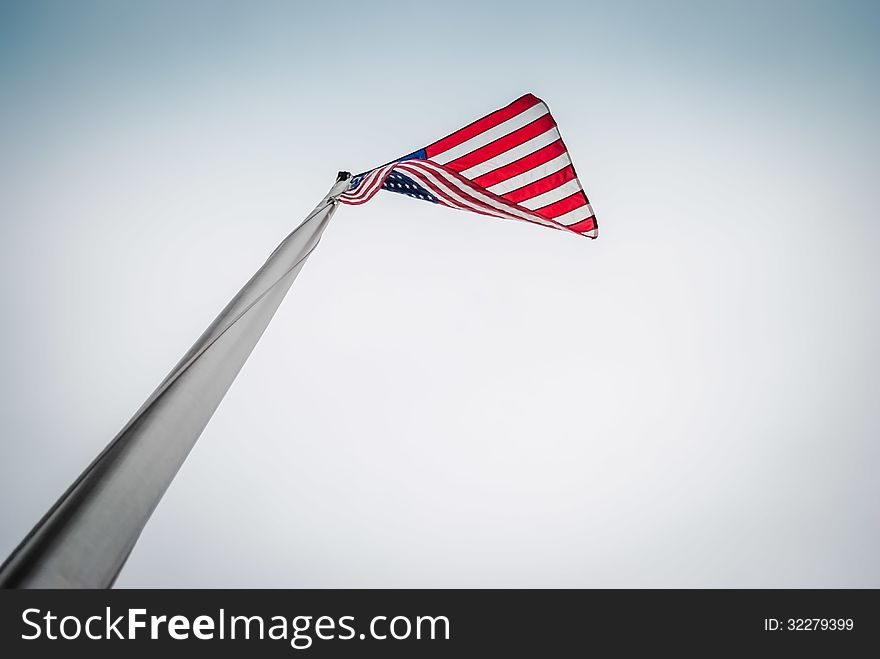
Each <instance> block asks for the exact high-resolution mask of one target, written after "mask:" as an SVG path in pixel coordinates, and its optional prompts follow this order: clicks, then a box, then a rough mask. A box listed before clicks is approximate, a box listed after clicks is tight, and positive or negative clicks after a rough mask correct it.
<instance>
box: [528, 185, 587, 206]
mask: <svg viewBox="0 0 880 659" xmlns="http://www.w3.org/2000/svg"><path fill="white" fill-rule="evenodd" d="M580 189H581V184H580V183H578V180H577V179H572V180H571V181H566V182H565V183H563V184H562V185H560V186H559V187H558V188H553V189H552V190H547V192H544V193H542V194H539V195H538V196H537V197H532V198H531V199H525V200H523V201H520V202H519V205H520V206H525V207H526V208H529V209H531V210H536V209H538V208H543V207H544V206H546V205H547V204H552V203H553V202H554V201H559V200H560V199H565V198H566V197H567V196H569V195H573V194H574V193H575V192H578V191H580Z"/></svg>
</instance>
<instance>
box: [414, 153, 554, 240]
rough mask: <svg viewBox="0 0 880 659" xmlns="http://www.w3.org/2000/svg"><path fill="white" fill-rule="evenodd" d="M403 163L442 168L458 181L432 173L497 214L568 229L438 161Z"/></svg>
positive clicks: (422, 167) (417, 166) (428, 169)
mask: <svg viewBox="0 0 880 659" xmlns="http://www.w3.org/2000/svg"><path fill="white" fill-rule="evenodd" d="M403 165H404V167H414V168H417V169H424V170H426V171H432V170H434V169H437V170H441V171H442V172H443V173H445V174H448V175H449V176H451V177H452V178H453V179H455V181H456V183H454V184H453V183H452V182H450V181H447V180H445V179H444V177H443V176H442V175H440V174H439V173H438V172H432V173H433V174H434V175H435V176H437V178H438V179H440V180H441V181H443V183H444V184H445V185H448V186H449V187H451V188H453V189H455V190H457V191H458V193H459V194H461V195H463V196H465V197H466V198H467V199H469V200H471V201H473V202H474V203H475V204H478V205H480V206H482V207H484V208H487V209H490V210H491V211H492V213H495V214H497V213H503V214H504V215H505V217H510V218H511V219H515V220H521V221H523V222H532V223H533V224H538V225H540V226H551V227H552V228H555V229H564V230H568V229H567V227H566V226H564V225H562V224H559V223H558V222H556V221H555V220H553V219H550V218H546V217H543V216H541V215H538V214H537V213H536V212H535V211H533V210H529V209H528V208H524V207H522V206H517V205H516V204H513V203H511V202H509V201H507V200H506V199H505V198H504V197H499V196H498V195H496V194H494V193H492V192H489V191H488V190H485V189H483V188H479V187H478V186H476V185H474V183H473V182H471V181H469V180H468V179H466V178H465V177H463V176H462V175H461V174H459V173H457V172H452V171H449V170H447V169H446V168H445V167H444V166H443V165H438V164H437V163H435V162H432V161H430V160H410V161H407V162H405V163H403ZM459 186H463V187H464V188H466V189H465V190H462V189H459ZM475 192H476V193H479V194H481V195H486V196H488V197H490V198H492V199H493V200H494V201H497V202H498V203H499V204H500V205H501V206H502V207H507V206H509V207H511V208H514V209H516V210H517V211H519V212H520V213H523V214H524V215H525V216H526V217H520V216H518V215H515V214H513V213H511V212H510V211H505V210H499V209H497V208H495V207H494V206H492V205H491V204H487V203H485V202H483V201H481V200H480V199H478V198H477V197H476V196H475V195H474V193H475ZM529 216H533V217H534V218H535V219H531V218H530V217H529ZM538 218H540V220H543V221H539V219H538ZM547 222H550V223H551V224H549V225H548V224H547Z"/></svg>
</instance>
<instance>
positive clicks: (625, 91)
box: [0, 0, 880, 588]
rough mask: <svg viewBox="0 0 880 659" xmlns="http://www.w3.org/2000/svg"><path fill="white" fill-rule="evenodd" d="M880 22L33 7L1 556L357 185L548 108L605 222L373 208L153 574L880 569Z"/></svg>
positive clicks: (19, 119)
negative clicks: (378, 170) (343, 191)
mask: <svg viewBox="0 0 880 659" xmlns="http://www.w3.org/2000/svg"><path fill="white" fill-rule="evenodd" d="M611 5H613V6H611ZM878 28H880V10H878V8H877V5H876V4H875V3H870V2H864V3H862V2H822V3H815V2H737V3H702V2H693V3H691V2H685V3H682V2H671V3H654V2H643V3H636V2H621V3H593V2H570V3H565V2H549V3H543V4H542V5H540V7H537V6H536V5H535V4H534V3H524V2H515V1H507V2H480V3H474V2H456V1H452V2H444V3H436V2H410V3H405V4H403V5H402V4H400V3H386V2H381V1H380V2H373V3H367V4H365V3H361V2H358V3H352V2H347V1H344V0H340V1H339V2H334V3H299V2H247V3H245V2H196V1H194V2H187V3H174V2H149V3H146V2H142V3H134V2H109V1H106V2H76V3H67V2H40V1H37V2H10V1H8V0H3V1H2V2H0V304H2V308H3V323H2V325H0V364H2V376H0V423H2V430H3V432H2V440H0V441H2V444H0V456H2V459H0V554H2V555H4V556H5V555H6V554H8V553H9V552H10V551H11V550H12V549H13V548H14V547H15V546H16V544H17V543H18V542H19V541H20V540H21V538H22V537H23V536H24V535H25V534H26V533H27V532H28V530H29V529H30V528H31V527H32V526H33V524H34V523H35V522H36V521H37V520H38V519H39V518H40V517H41V516H42V514H43V513H44V512H45V511H46V510H47V509H48V508H49V506H50V505H51V504H52V503H53V502H54V501H55V499H56V498H57V497H58V496H59V495H60V494H61V493H62V492H63V491H64V490H65V488H66V487H67V486H68V485H69V484H70V482H71V481H73V479H74V478H76V476H77V475H78V474H79V473H80V472H81V471H82V470H83V469H84V468H85V467H86V466H87V465H88V464H89V462H90V461H91V460H92V459H93V458H94V456H95V455H96V454H97V453H98V452H99V451H100V450H101V449H102V448H103V447H104V446H105V445H106V443H107V442H108V441H110V439H112V438H113V436H114V435H115V434H116V433H117V431H118V430H119V429H120V428H121V427H122V426H123V425H124V424H125V422H126V421H127V420H128V419H129V418H130V416H131V415H132V414H133V413H134V412H135V410H136V409H137V408H138V407H139V406H140V404H141V403H142V402H143V401H144V400H145V399H146V398H147V396H148V395H149V394H150V393H151V392H152V390H153V389H154V388H155V387H156V385H158V383H159V382H160V381H161V380H162V378H163V377H164V376H165V375H166V373H167V372H168V371H169V370H170V369H171V367H172V366H173V365H174V364H175V363H176V362H177V360H178V359H179V358H180V356H181V355H182V354H183V353H184V352H185V351H186V350H187V349H188V348H189V346H190V345H191V344H192V343H193V342H194V341H195V339H196V338H197V337H198V336H199V334H200V333H201V331H202V330H203V329H204V328H205V327H206V326H207V325H208V324H209V323H210V322H211V320H212V319H213V318H214V316H215V315H216V314H217V312H218V311H219V310H220V309H221V308H222V307H223V306H224V305H225V303H226V302H227V301H228V299H229V298H230V297H231V296H232V295H233V294H234V293H235V292H236V291H237V290H238V289H239V287H240V286H241V285H242V284H243V283H244V282H245V281H246V280H247V279H248V278H249V277H250V275H251V274H252V273H253V271H254V270H255V269H256V268H257V267H259V266H260V265H261V264H262V262H263V260H264V259H265V257H266V256H267V255H268V254H269V253H270V252H271V251H272V249H273V248H274V247H275V245H276V244H277V243H278V241H279V240H281V238H283V237H284V236H285V235H286V234H287V233H288V232H289V231H290V230H291V229H292V228H293V227H294V226H296V225H297V224H298V223H299V222H300V220H301V219H302V218H303V217H304V216H305V215H306V214H307V213H308V212H309V211H310V210H311V209H312V208H313V207H314V205H315V204H316V203H317V202H318V201H319V200H320V199H321V198H322V196H323V195H324V194H325V193H326V191H327V190H328V189H329V188H330V186H331V184H332V183H333V181H334V179H335V175H336V172H337V171H338V170H349V171H354V172H359V171H364V170H366V169H369V168H371V167H373V166H375V165H378V164H382V163H384V162H387V161H388V160H391V159H393V158H396V157H399V156H401V155H404V154H406V153H410V152H411V151H413V150H414V149H417V148H420V147H422V146H425V145H426V144H429V143H431V142H433V141H434V140H436V139H438V138H439V137H442V136H443V135H445V134H447V133H449V132H451V131H453V130H455V129H457V128H459V127H461V126H463V125H464V124H466V123H469V122H470V121H472V120H473V119H475V118H478V117H479V116H482V115H483V114H485V113H487V112H489V111H491V110H494V109H496V108H498V107H501V106H503V105H505V104H507V103H508V102H510V101H511V100H513V99H515V98H517V97H519V96H520V95H522V94H524V93H526V92H532V93H534V94H536V95H537V96H539V97H540V98H542V99H543V100H545V101H546V102H547V103H548V105H549V106H550V108H551V111H552V112H553V115H554V116H555V118H556V120H557V122H558V124H559V126H560V130H561V132H562V135H563V138H564V139H565V141H566V144H567V146H568V148H569V151H570V153H571V156H572V159H573V161H574V163H575V166H576V167H577V171H578V173H579V175H580V179H581V181H582V183H583V185H584V187H585V189H586V191H587V194H588V195H589V197H590V200H591V202H592V205H593V208H594V209H595V211H596V214H597V217H598V221H599V226H600V237H599V239H598V240H596V241H589V240H586V239H581V238H578V237H576V236H571V235H565V234H563V233H561V232H556V231H551V230H546V229H543V228H540V227H536V226H533V225H529V224H525V223H514V222H505V221H502V220H495V219H491V218H486V217H482V216H479V215H475V214H467V213H463V212H460V211H454V210H451V209H446V208H442V207H439V206H435V205H432V204H428V203H423V202H418V201H416V200H413V199H410V198H407V197H404V196H400V195H391V194H387V193H380V194H379V195H378V196H377V197H376V198H375V199H374V200H373V201H371V202H370V203H369V204H367V205H365V206H359V207H344V208H341V209H340V210H339V212H337V213H336V215H335V217H334V218H333V220H332V222H331V224H330V226H329V228H328V229H327V231H326V232H325V234H324V238H323V240H322V242H321V245H320V246H319V248H318V249H317V250H316V251H315V253H314V254H313V255H312V257H311V258H310V260H309V262H308V263H307V264H306V267H305V268H304V270H303V271H302V273H301V274H300V276H299V278H298V279H297V280H296V282H295V283H294V285H293V287H292V289H291V292H290V293H289V294H288V296H287V299H286V300H285V301H284V303H283V305H282V307H281V309H280V310H279V312H278V314H277V315H276V316H275V318H274V320H273V321H272V324H271V325H270V327H269V329H268V331H267V332H266V334H265V335H264V336H263V338H262V340H261V341H260V343H259V344H258V345H257V347H256V349H255V351H254V353H253V355H252V356H251V358H250V360H249V361H248V363H247V364H246V365H245V367H244V369H243V370H242V372H241V374H240V375H239V377H238V379H237V380H236V381H235V383H234V384H233V386H232V388H231V389H230V391H229V393H228V394H227V396H226V398H225V399H224V401H223V403H222V404H221V406H220V408H219V409H218V411H217V413H216V414H215V415H214V417H213V419H212V420H211V422H210V423H209V424H208V426H207V428H206V429H205V431H204V433H203V435H202V437H201V439H200V440H199V442H198V444H197V445H196V447H195V449H194V450H193V451H192V453H191V454H190V456H189V458H188V459H187V461H186V463H185V464H184V465H183V467H182V469H181V470H180V472H179V473H178V475H177V477H176V479H175V480H174V482H173V484H172V485H171V487H170V488H169V490H168V491H167V493H166V495H165V497H164V498H163V500H162V502H161V503H160V505H159V507H158V508H157V509H156V511H155V513H154V515H153V517H152V519H151V520H150V522H149V523H148V525H147V527H146V529H145V531H144V533H143V535H142V536H141V539H140V541H139V543H138V545H137V546H136V548H135V550H134V552H133V553H132V555H131V557H130V559H129V561H128V564H127V566H126V567H125V569H124V570H123V572H122V574H121V575H120V578H119V580H118V581H117V586H118V587H291V588H301V587H562V588H566V587H587V588H591V587H834V586H836V587H875V588H876V587H880V561H878V560H877V556H880V507H878V506H877V501H878V500H880V478H878V477H877V474H878V470H880V441H878V439H880V411H878V407H877V396H878V392H880V349H878V344H877V340H876V339H877V336H878V335H880V264H878V258H877V254H878V247H880V223H878V221H877V220H878V217H877V211H876V203H875V199H874V195H875V190H876V184H877V180H878V176H880V166H878V159H877V155H876V154H877V153H878V147H880V144H878V141H880V137H878V136H880V131H878V130H877V119H876V114H877V111H876V108H877V106H878V100H880V99H878V95H880V84H878V83H880V80H878V78H880V73H878V72H880V42H878V40H877V39H876V34H877V32H878Z"/></svg>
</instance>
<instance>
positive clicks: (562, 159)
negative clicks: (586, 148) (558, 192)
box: [489, 153, 571, 195]
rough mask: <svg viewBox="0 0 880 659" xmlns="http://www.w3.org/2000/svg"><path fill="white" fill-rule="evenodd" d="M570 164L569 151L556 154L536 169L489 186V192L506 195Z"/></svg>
mask: <svg viewBox="0 0 880 659" xmlns="http://www.w3.org/2000/svg"><path fill="white" fill-rule="evenodd" d="M570 164H571V158H569V157H568V154H567V153H563V154H562V155H561V156H556V157H555V158H554V159H553V160H548V161H547V162H545V163H544V164H543V165H538V166H537V167H535V168H534V169H530V170H529V171H527V172H523V173H522V174H517V175H516V176H513V177H511V178H509V179H507V180H506V181H501V183H496V184H495V185H493V186H492V187H490V188H489V192H494V193H495V194H497V195H504V194H506V193H508V192H510V191H511V190H516V189H518V188H521V187H523V186H524V185H528V184H529V183H534V182H535V181H537V180H539V179H542V178H544V177H545V176H550V174H555V173H556V172H558V171H559V170H560V169H563V168H565V167H568V166H569V165H570Z"/></svg>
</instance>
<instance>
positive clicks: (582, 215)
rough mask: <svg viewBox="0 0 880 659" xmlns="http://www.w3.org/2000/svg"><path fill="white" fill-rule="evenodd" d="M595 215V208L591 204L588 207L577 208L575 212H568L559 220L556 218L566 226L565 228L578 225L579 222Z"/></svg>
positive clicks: (557, 219)
mask: <svg viewBox="0 0 880 659" xmlns="http://www.w3.org/2000/svg"><path fill="white" fill-rule="evenodd" d="M593 215H595V213H594V212H593V207H592V206H590V204H587V205H586V206H581V207H579V208H575V209H574V210H573V211H568V212H567V213H565V214H564V215H560V216H559V217H557V218H554V219H555V220H556V221H557V222H559V223H560V224H564V225H565V226H571V225H572V224H577V223H578V222H582V221H583V220H586V219H587V218H588V217H591V216H593Z"/></svg>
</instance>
